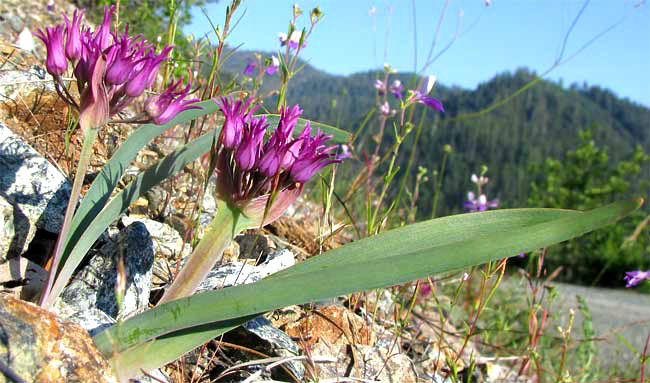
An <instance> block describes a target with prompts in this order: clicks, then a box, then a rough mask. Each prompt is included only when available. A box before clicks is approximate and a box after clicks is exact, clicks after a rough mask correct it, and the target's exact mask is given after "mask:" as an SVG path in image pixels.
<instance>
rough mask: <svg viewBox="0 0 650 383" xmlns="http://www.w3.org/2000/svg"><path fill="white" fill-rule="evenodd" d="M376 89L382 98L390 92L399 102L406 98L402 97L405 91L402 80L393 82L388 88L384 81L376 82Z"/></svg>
mask: <svg viewBox="0 0 650 383" xmlns="http://www.w3.org/2000/svg"><path fill="white" fill-rule="evenodd" d="M375 89H377V93H379V95H380V96H383V95H384V94H386V92H387V91H388V92H389V93H390V94H392V95H393V96H394V97H395V98H396V99H398V100H401V99H402V98H404V96H403V95H402V91H403V90H404V85H402V82H401V81H400V80H393V82H392V84H390V86H387V84H386V83H385V82H384V81H381V80H375Z"/></svg>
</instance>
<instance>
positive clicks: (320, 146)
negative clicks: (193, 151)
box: [217, 97, 341, 222]
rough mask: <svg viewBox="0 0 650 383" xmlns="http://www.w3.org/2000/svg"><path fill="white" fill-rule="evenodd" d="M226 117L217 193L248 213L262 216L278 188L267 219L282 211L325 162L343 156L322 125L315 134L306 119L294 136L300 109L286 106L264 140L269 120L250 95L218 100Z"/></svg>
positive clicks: (300, 112)
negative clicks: (258, 111) (336, 152)
mask: <svg viewBox="0 0 650 383" xmlns="http://www.w3.org/2000/svg"><path fill="white" fill-rule="evenodd" d="M220 107H221V112H222V113H223V114H224V116H225V122H224V124H223V128H222V130H221V135H220V138H219V141H220V144H221V145H220V146H221V147H222V148H221V150H220V152H219V154H218V159H217V177H218V182H217V184H218V190H217V194H218V195H219V198H220V199H223V200H226V201H229V202H232V203H235V204H238V205H239V206H240V208H242V209H243V210H244V212H245V213H246V214H247V215H250V216H259V215H261V214H262V213H263V212H264V209H265V206H266V202H267V201H268V199H269V197H270V195H271V194H274V198H273V206H272V208H271V211H270V212H268V214H267V216H266V219H265V222H270V221H272V220H274V219H275V218H277V217H279V216H280V215H281V214H282V213H283V212H284V210H286V208H287V207H288V206H289V204H291V203H292V202H293V201H294V200H295V198H297V197H298V195H300V193H301V192H302V189H303V186H304V184H305V183H306V182H307V181H309V179H310V178H311V177H312V176H313V175H314V174H316V173H317V172H318V171H320V170H321V169H322V168H324V167H325V166H327V165H330V164H333V163H338V162H341V158H340V157H337V156H336V155H334V153H333V151H334V150H335V149H336V146H329V147H327V146H326V145H325V144H326V142H327V141H328V140H330V139H331V136H328V135H325V134H322V133H321V132H320V131H319V132H318V133H317V134H316V135H314V136H312V135H311V125H310V123H309V122H308V123H307V125H306V126H305V129H304V130H303V131H302V133H301V134H300V135H299V136H298V137H295V138H294V135H293V131H294V129H295V126H296V123H297V122H298V118H299V117H300V115H301V114H302V109H300V107H299V106H298V105H296V106H294V107H293V108H284V109H282V111H281V115H280V121H279V123H278V126H277V128H276V129H275V131H274V132H273V133H272V134H271V136H270V138H269V139H268V140H267V141H266V143H265V142H264V136H265V135H266V133H267V130H268V127H269V124H268V122H267V119H266V117H255V116H253V113H254V112H255V110H256V108H255V107H253V108H251V100H250V99H249V100H247V101H243V100H238V101H233V100H230V99H228V98H226V97H222V98H221V100H220Z"/></svg>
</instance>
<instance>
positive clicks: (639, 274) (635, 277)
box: [624, 270, 650, 288]
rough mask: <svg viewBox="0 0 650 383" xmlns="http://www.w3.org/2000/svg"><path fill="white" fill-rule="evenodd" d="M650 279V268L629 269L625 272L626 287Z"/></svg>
mask: <svg viewBox="0 0 650 383" xmlns="http://www.w3.org/2000/svg"><path fill="white" fill-rule="evenodd" d="M644 279H646V280H649V281H650V270H648V271H641V270H637V271H628V272H627V273H625V278H624V280H625V282H627V284H626V285H625V287H626V288H630V287H634V286H636V285H638V284H639V283H641V282H643V280H644Z"/></svg>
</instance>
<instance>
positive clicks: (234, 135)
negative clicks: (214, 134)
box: [221, 97, 251, 149]
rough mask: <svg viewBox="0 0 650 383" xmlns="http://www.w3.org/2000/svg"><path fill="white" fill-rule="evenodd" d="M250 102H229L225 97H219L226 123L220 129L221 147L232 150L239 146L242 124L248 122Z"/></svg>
mask: <svg viewBox="0 0 650 383" xmlns="http://www.w3.org/2000/svg"><path fill="white" fill-rule="evenodd" d="M250 104H251V101H250V100H249V101H247V102H243V101H235V102H232V101H230V100H229V99H228V98H227V97H221V112H222V113H223V114H224V116H225V117H226V122H225V123H224V124H223V129H221V142H222V144H223V146H225V147H226V148H228V149H232V148H235V147H237V145H239V142H240V141H241V136H242V132H243V130H244V123H245V122H246V121H248V120H250V115H251V112H249V111H248V108H249V107H250Z"/></svg>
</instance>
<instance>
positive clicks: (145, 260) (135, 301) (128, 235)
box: [60, 222, 154, 319]
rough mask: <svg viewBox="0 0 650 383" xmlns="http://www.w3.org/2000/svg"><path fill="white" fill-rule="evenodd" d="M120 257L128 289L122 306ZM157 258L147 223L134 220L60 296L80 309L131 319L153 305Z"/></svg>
mask: <svg viewBox="0 0 650 383" xmlns="http://www.w3.org/2000/svg"><path fill="white" fill-rule="evenodd" d="M120 256H123V257H124V266H125V269H126V290H125V291H124V300H123V302H122V307H120V308H118V302H117V298H116V293H115V283H116V280H117V261H118V259H119V257H120ZM153 259H154V244H153V241H152V240H151V236H150V235H149V232H148V231H147V228H146V226H145V225H144V224H143V223H142V222H134V223H132V224H131V225H129V226H127V227H126V228H124V229H123V230H122V231H120V234H119V235H118V236H117V238H116V239H115V240H112V241H108V242H107V243H106V244H105V245H104V246H102V247H101V248H100V249H99V252H98V254H97V255H95V256H94V257H93V258H92V259H91V260H90V262H89V263H88V265H87V266H86V267H84V268H83V269H82V270H81V271H80V272H79V274H78V275H77V276H76V277H75V278H74V279H73V281H72V283H70V285H69V286H68V287H67V288H66V289H65V290H64V291H63V294H62V295H61V298H60V299H62V300H63V301H64V302H65V303H67V304H68V305H70V306H73V307H74V308H76V309H78V310H80V311H83V310H90V309H91V308H96V309H99V310H101V311H103V312H104V313H106V314H107V315H109V316H110V317H111V318H117V319H125V318H128V317H129V316H132V315H134V314H137V313H139V312H141V311H143V310H145V309H146V308H147V307H148V305H149V293H150V290H151V274H152V266H153Z"/></svg>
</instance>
